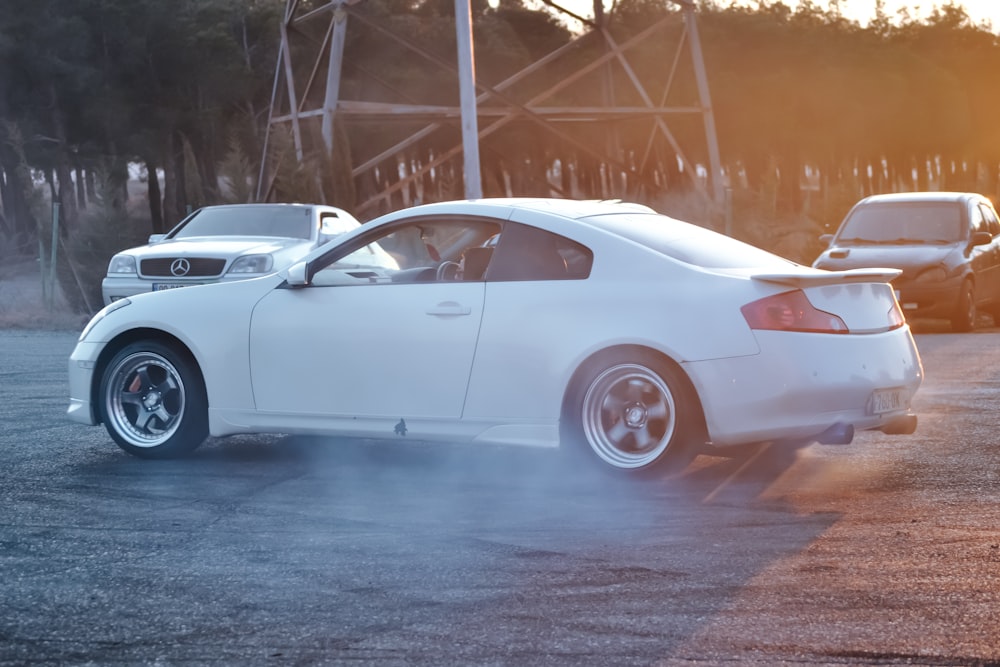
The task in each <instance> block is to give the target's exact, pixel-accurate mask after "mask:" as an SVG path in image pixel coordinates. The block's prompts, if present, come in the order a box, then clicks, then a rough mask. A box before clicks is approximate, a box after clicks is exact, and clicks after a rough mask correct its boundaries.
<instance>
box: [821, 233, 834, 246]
mask: <svg viewBox="0 0 1000 667" xmlns="http://www.w3.org/2000/svg"><path fill="white" fill-rule="evenodd" d="M819 240H820V241H821V242H823V243H825V244H827V245H830V242H831V241H833V234H820V235H819Z"/></svg>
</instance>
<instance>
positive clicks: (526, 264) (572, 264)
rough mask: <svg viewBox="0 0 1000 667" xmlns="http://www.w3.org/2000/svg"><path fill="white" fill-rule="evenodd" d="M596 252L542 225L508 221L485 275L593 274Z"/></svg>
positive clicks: (549, 276) (536, 277)
mask: <svg viewBox="0 0 1000 667" xmlns="http://www.w3.org/2000/svg"><path fill="white" fill-rule="evenodd" d="M593 260H594V255H593V253H592V252H591V251H590V249H588V248H587V247H585V246H583V245H581V244H579V243H577V242H576V241H573V240H571V239H568V238H566V237H564V236H560V235H558V234H553V233H551V232H547V231H545V230H543V229H537V228H535V227H529V226H527V225H519V224H517V223H507V225H506V226H505V227H504V230H503V233H502V234H501V235H500V238H499V239H498V240H497V241H496V251H495V253H494V257H493V260H492V262H491V263H490V266H489V269H488V271H487V273H486V279H487V280H488V281H490V282H496V281H508V280H580V279H583V278H586V277H587V276H589V275H590V269H591V266H592V265H593Z"/></svg>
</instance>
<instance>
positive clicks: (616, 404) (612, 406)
mask: <svg viewBox="0 0 1000 667" xmlns="http://www.w3.org/2000/svg"><path fill="white" fill-rule="evenodd" d="M627 404H628V400H627V399H625V398H619V397H618V396H615V395H614V394H612V393H609V394H608V395H607V396H605V397H604V402H603V403H602V404H601V412H602V413H603V414H604V415H605V416H606V417H607V416H611V417H614V416H615V415H621V413H622V410H624V408H625V406H626V405H627Z"/></svg>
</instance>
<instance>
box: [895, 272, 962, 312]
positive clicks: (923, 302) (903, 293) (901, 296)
mask: <svg viewBox="0 0 1000 667" xmlns="http://www.w3.org/2000/svg"><path fill="white" fill-rule="evenodd" d="M963 281H964V277H963V276H958V277H956V278H951V279H949V280H947V281H945V282H943V283H933V284H928V285H922V284H919V283H912V282H907V283H893V286H892V287H893V289H894V290H896V298H897V300H898V301H899V305H900V307H902V309H903V313H905V314H906V316H907V317H930V318H937V317H941V318H950V317H951V316H952V315H953V314H954V313H955V311H956V310H957V309H958V307H959V305H958V299H959V295H960V290H961V289H962V283H963Z"/></svg>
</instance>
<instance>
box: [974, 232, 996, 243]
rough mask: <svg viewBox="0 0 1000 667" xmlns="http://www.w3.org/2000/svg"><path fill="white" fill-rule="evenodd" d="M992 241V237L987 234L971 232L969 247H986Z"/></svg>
mask: <svg viewBox="0 0 1000 667" xmlns="http://www.w3.org/2000/svg"><path fill="white" fill-rule="evenodd" d="M992 241H993V235H992V234H990V233H989V232H973V233H972V244H971V245H986V244H988V243H990V242H992Z"/></svg>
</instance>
